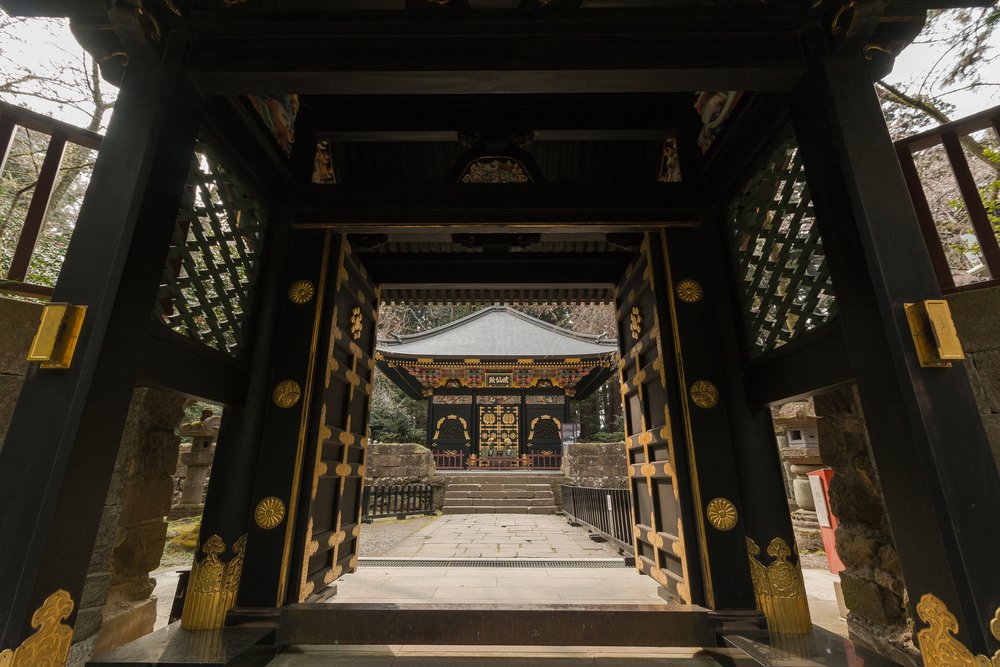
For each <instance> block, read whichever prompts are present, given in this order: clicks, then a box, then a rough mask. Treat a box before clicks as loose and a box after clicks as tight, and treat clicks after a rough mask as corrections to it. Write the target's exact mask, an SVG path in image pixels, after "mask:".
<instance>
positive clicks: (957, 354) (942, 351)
mask: <svg viewBox="0 0 1000 667" xmlns="http://www.w3.org/2000/svg"><path fill="white" fill-rule="evenodd" d="M903 307H904V309H905V310H906V321H907V323H909V325H910V333H912V334H913V345H914V346H915V347H916V349H917V359H918V360H919V361H920V365H921V366H923V367H924V368H950V367H951V362H952V361H956V360H960V359H965V352H963V351H962V342H961V341H960V340H959V339H958V332H957V331H956V330H955V322H954V320H952V318H951V309H950V308H949V307H948V302H947V301H945V300H943V299H930V300H927V301H921V302H919V303H905V304H903Z"/></svg>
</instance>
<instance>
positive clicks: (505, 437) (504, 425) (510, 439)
mask: <svg viewBox="0 0 1000 667" xmlns="http://www.w3.org/2000/svg"><path fill="white" fill-rule="evenodd" d="M520 431H521V410H520V406H519V405H500V404H497V405H480V406H479V452H478V454H477V456H478V458H479V465H480V466H481V467H486V468H516V467H518V465H519V462H520Z"/></svg>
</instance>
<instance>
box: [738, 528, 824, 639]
mask: <svg viewBox="0 0 1000 667" xmlns="http://www.w3.org/2000/svg"><path fill="white" fill-rule="evenodd" d="M747 552H748V553H749V557H750V577H751V579H752V580H753V591H754V595H755V596H756V598H757V608H758V609H760V610H761V611H762V612H763V613H764V616H765V617H766V618H767V623H768V627H769V628H770V630H771V631H772V632H780V633H785V634H806V633H809V632H812V620H811V619H810V617H809V605H808V604H807V602H806V587H805V583H804V581H803V580H802V571H801V570H800V569H799V566H798V564H796V563H792V562H790V561H789V560H788V559H789V556H791V555H792V549H791V548H790V547H789V546H788V543H787V542H785V541H784V540H783V539H781V538H780V537H776V538H774V539H773V540H771V543H770V544H769V545H768V547H767V555H768V556H771V557H772V558H773V559H774V561H773V562H772V563H771V564H770V565H766V566H765V565H764V564H762V563H761V562H760V560H759V559H758V556H760V547H759V546H757V543H756V542H754V541H753V540H752V539H750V538H749V537H748V538H747Z"/></svg>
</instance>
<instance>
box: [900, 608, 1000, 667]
mask: <svg viewBox="0 0 1000 667" xmlns="http://www.w3.org/2000/svg"><path fill="white" fill-rule="evenodd" d="M917 616H919V617H920V619H921V620H922V621H924V622H926V623H927V624H928V627H926V628H924V629H923V630H921V631H919V632H918V633H917V645H918V646H920V653H921V655H922V656H923V658H924V664H925V665H927V667H1000V650H998V651H997V652H996V653H994V654H993V657H992V658H989V657H987V656H985V655H973V653H972V651H970V650H969V649H967V648H966V647H965V645H964V644H962V642H960V641H959V640H958V639H957V638H956V637H955V633H957V632H958V619H956V618H955V615H954V614H952V613H951V612H950V611H948V607H947V606H946V605H945V603H944V601H942V600H941V598H939V597H938V596H936V595H934V594H933V593H925V594H924V595H923V596H922V597H921V598H920V602H918V603H917ZM990 632H992V633H993V636H994V637H995V638H996V639H997V641H1000V608H998V609H997V611H996V614H995V615H994V616H993V620H992V621H991V622H990Z"/></svg>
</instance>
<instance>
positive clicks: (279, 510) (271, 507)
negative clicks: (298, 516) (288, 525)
mask: <svg viewBox="0 0 1000 667" xmlns="http://www.w3.org/2000/svg"><path fill="white" fill-rule="evenodd" d="M253 518H254V520H255V521H256V522H257V525H258V526H260V527H261V528H263V529H264V530H271V529H272V528H277V527H278V526H279V525H281V522H282V521H284V520H285V503H283V502H281V499H280V498H275V497H274V496H270V497H268V498H264V500H262V501H260V502H259V503H257V509H256V510H254V513H253Z"/></svg>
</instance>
